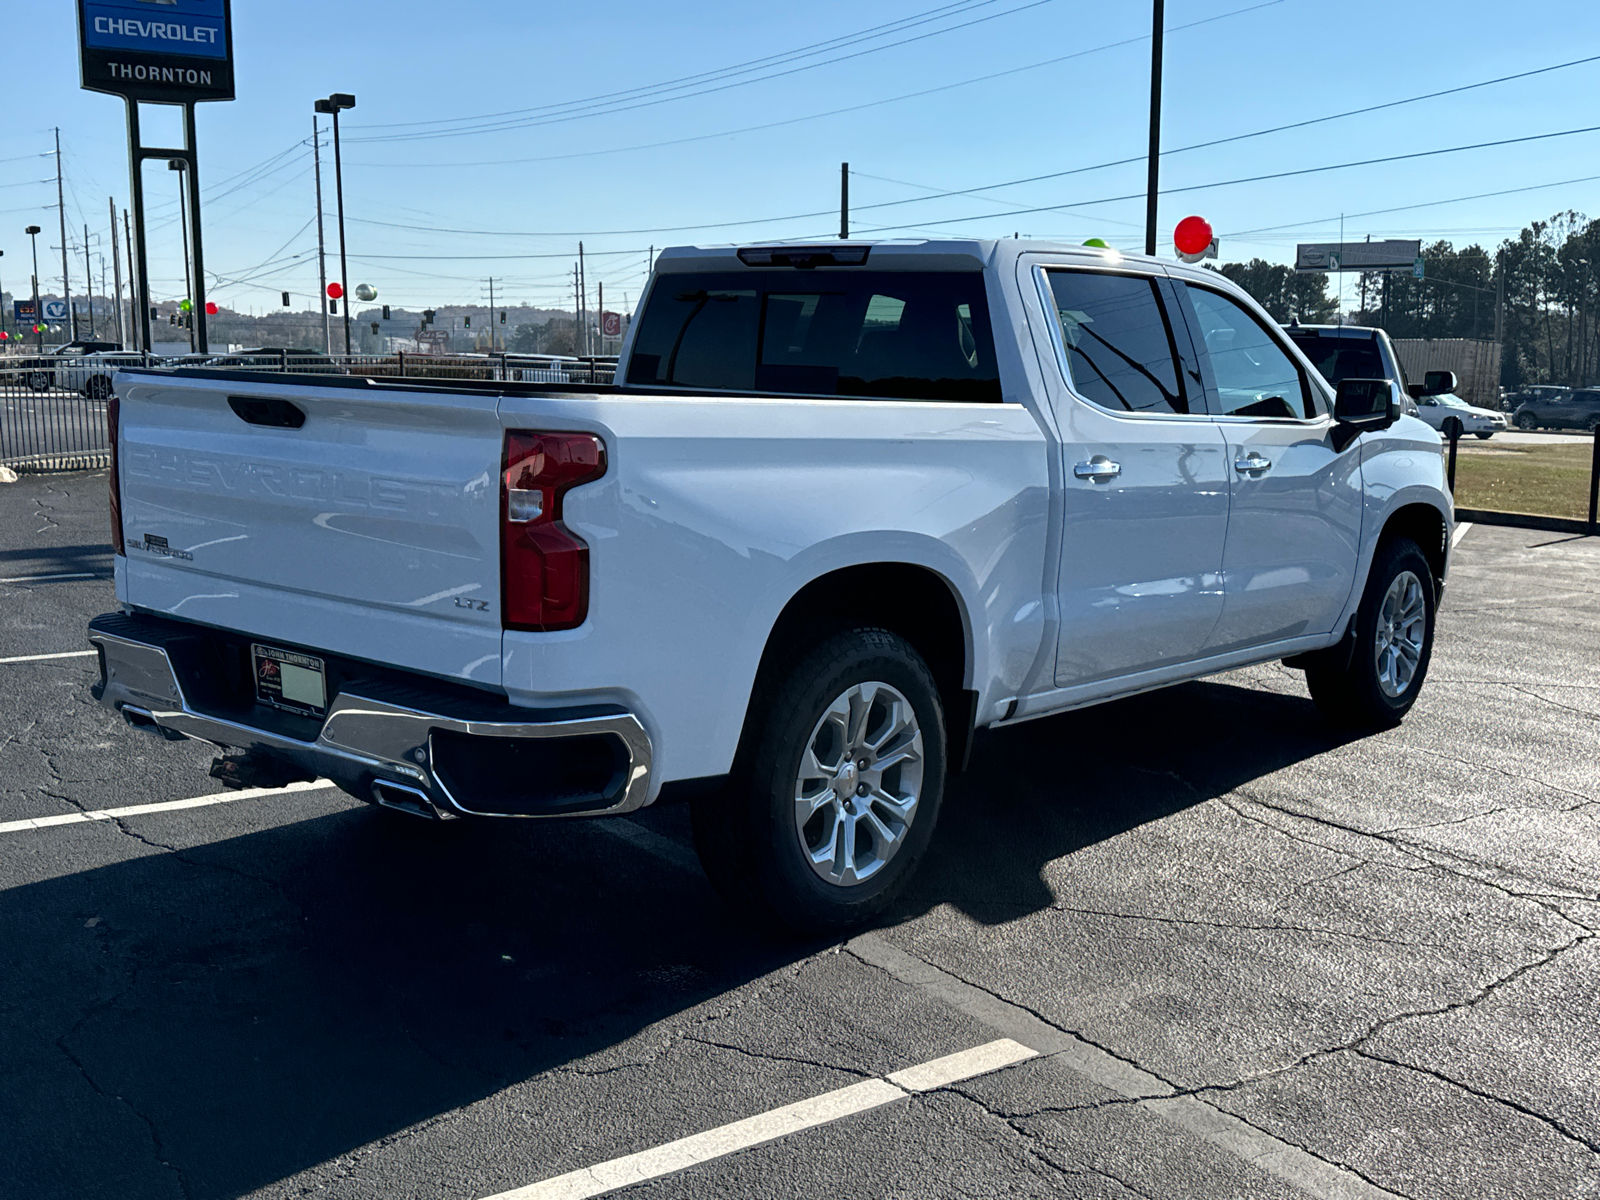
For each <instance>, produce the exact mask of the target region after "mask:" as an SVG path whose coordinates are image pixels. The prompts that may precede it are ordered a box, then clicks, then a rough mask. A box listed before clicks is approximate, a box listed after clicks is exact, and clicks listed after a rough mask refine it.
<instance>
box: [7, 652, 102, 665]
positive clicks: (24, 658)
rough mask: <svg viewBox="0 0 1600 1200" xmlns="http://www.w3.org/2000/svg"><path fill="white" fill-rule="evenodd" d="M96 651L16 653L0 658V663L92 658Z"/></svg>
mask: <svg viewBox="0 0 1600 1200" xmlns="http://www.w3.org/2000/svg"><path fill="white" fill-rule="evenodd" d="M98 653H99V651H98V650H63V651H62V652H61V653H60V654H17V655H14V656H13V657H11V658H0V663H19V662H44V661H45V660H46V659H51V658H93V657H94V656H95V655H96V654H98Z"/></svg>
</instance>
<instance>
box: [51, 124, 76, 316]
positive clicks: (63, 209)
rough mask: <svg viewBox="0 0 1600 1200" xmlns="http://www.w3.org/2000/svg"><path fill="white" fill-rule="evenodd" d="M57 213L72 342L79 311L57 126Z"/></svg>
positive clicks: (59, 134)
mask: <svg viewBox="0 0 1600 1200" xmlns="http://www.w3.org/2000/svg"><path fill="white" fill-rule="evenodd" d="M56 211H57V212H59V213H60V214H61V290H62V291H64V292H66V294H67V316H68V317H69V318H70V319H71V321H72V340H73V341H77V340H78V310H77V309H75V308H73V307H72V281H71V280H70V279H69V278H68V276H67V200H66V196H65V195H64V194H63V193H62V187H61V127H60V126H59V125H58V126H56Z"/></svg>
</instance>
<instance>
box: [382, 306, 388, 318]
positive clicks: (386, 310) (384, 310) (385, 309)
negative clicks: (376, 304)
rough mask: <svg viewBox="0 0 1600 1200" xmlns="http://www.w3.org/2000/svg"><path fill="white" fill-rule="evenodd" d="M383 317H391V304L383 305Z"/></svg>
mask: <svg viewBox="0 0 1600 1200" xmlns="http://www.w3.org/2000/svg"><path fill="white" fill-rule="evenodd" d="M383 319H384V320H385V321H387V320H388V319H389V306H388V305H387V304H385V305H384V306H383Z"/></svg>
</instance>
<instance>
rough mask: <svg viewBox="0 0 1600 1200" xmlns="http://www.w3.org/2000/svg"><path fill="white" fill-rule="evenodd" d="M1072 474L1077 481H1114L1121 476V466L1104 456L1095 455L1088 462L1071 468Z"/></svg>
mask: <svg viewBox="0 0 1600 1200" xmlns="http://www.w3.org/2000/svg"><path fill="white" fill-rule="evenodd" d="M1072 473H1073V474H1074V475H1076V476H1077V477H1078V478H1079V479H1115V478H1116V477H1117V476H1118V475H1121V474H1122V464H1121V463H1114V462H1112V461H1111V460H1110V459H1109V458H1107V457H1106V456H1105V455H1104V454H1096V455H1095V456H1094V457H1093V458H1091V459H1090V460H1089V461H1088V462H1081V463H1079V464H1078V465H1077V466H1075V467H1073V468H1072Z"/></svg>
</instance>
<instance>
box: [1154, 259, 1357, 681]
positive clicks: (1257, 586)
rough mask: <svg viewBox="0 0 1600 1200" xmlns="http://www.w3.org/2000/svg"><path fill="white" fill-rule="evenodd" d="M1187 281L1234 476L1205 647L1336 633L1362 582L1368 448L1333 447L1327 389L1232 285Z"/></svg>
mask: <svg viewBox="0 0 1600 1200" xmlns="http://www.w3.org/2000/svg"><path fill="white" fill-rule="evenodd" d="M1179 286H1180V289H1181V292H1182V295H1183V297H1184V299H1185V300H1186V301H1187V303H1186V304H1185V306H1184V313H1185V316H1186V318H1187V319H1188V321H1189V324H1190V328H1191V331H1192V333H1193V337H1194V342H1195V344H1196V347H1197V348H1198V349H1199V350H1200V357H1201V372H1202V374H1203V376H1204V379H1205V385H1206V391H1207V393H1208V394H1209V395H1210V397H1211V405H1210V406H1211V408H1212V410H1213V411H1214V413H1215V414H1216V418H1215V419H1216V422H1217V424H1218V426H1219V428H1220V430H1221V432H1222V434H1223V436H1224V438H1225V439H1226V442H1227V459H1228V470H1229V473H1230V476H1231V490H1232V502H1231V505H1230V510H1229V516H1228V541H1227V548H1226V550H1225V551H1224V553H1223V561H1222V573H1223V587H1224V599H1223V605H1222V616H1221V618H1220V619H1219V620H1218V622H1217V625H1216V628H1215V630H1214V631H1213V633H1212V635H1211V638H1210V641H1209V643H1208V647H1207V650H1208V653H1211V654H1222V653H1226V652H1228V651H1231V650H1238V649H1243V648H1247V647H1251V646H1258V645H1265V644H1266V643H1269V642H1276V641H1282V640H1284V639H1286V638H1293V637H1300V636H1303V635H1308V634H1317V633H1326V632H1329V631H1331V630H1332V629H1333V626H1334V624H1335V623H1336V622H1337V620H1338V618H1339V615H1340V613H1341V612H1342V611H1343V609H1344V604H1345V600H1346V599H1347V598H1348V596H1349V594H1350V588H1351V586H1352V581H1353V580H1354V579H1355V573H1356V556H1357V553H1358V549H1359V546H1360V538H1361V509H1362V505H1361V469H1360V457H1359V456H1360V451H1359V450H1358V449H1357V446H1356V445H1351V446H1348V447H1346V449H1345V451H1344V452H1343V453H1338V452H1336V451H1335V450H1334V448H1333V445H1332V436H1331V435H1332V430H1333V422H1332V419H1331V417H1330V415H1329V413H1328V411H1327V403H1326V400H1325V397H1324V394H1323V393H1322V391H1321V390H1320V389H1319V388H1315V387H1313V386H1312V383H1311V381H1310V379H1309V378H1307V376H1306V373H1305V371H1304V370H1303V369H1302V367H1301V366H1300V364H1299V361H1298V360H1297V359H1295V358H1294V356H1293V355H1292V354H1291V353H1290V352H1289V350H1288V349H1287V348H1286V346H1285V345H1284V344H1283V341H1282V339H1281V338H1280V337H1279V335H1277V333H1276V332H1275V331H1274V330H1273V329H1272V328H1271V326H1270V325H1269V324H1268V323H1267V322H1266V321H1263V320H1262V319H1261V318H1260V317H1259V316H1258V315H1257V314H1255V313H1254V312H1252V311H1250V310H1249V309H1248V308H1246V307H1245V306H1244V305H1242V304H1240V303H1239V302H1238V301H1236V300H1235V299H1234V298H1233V297H1232V296H1229V295H1228V294H1226V293H1225V292H1222V291H1220V290H1216V289H1212V288H1207V287H1202V286H1199V285H1197V284H1193V283H1184V284H1181V285H1179Z"/></svg>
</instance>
